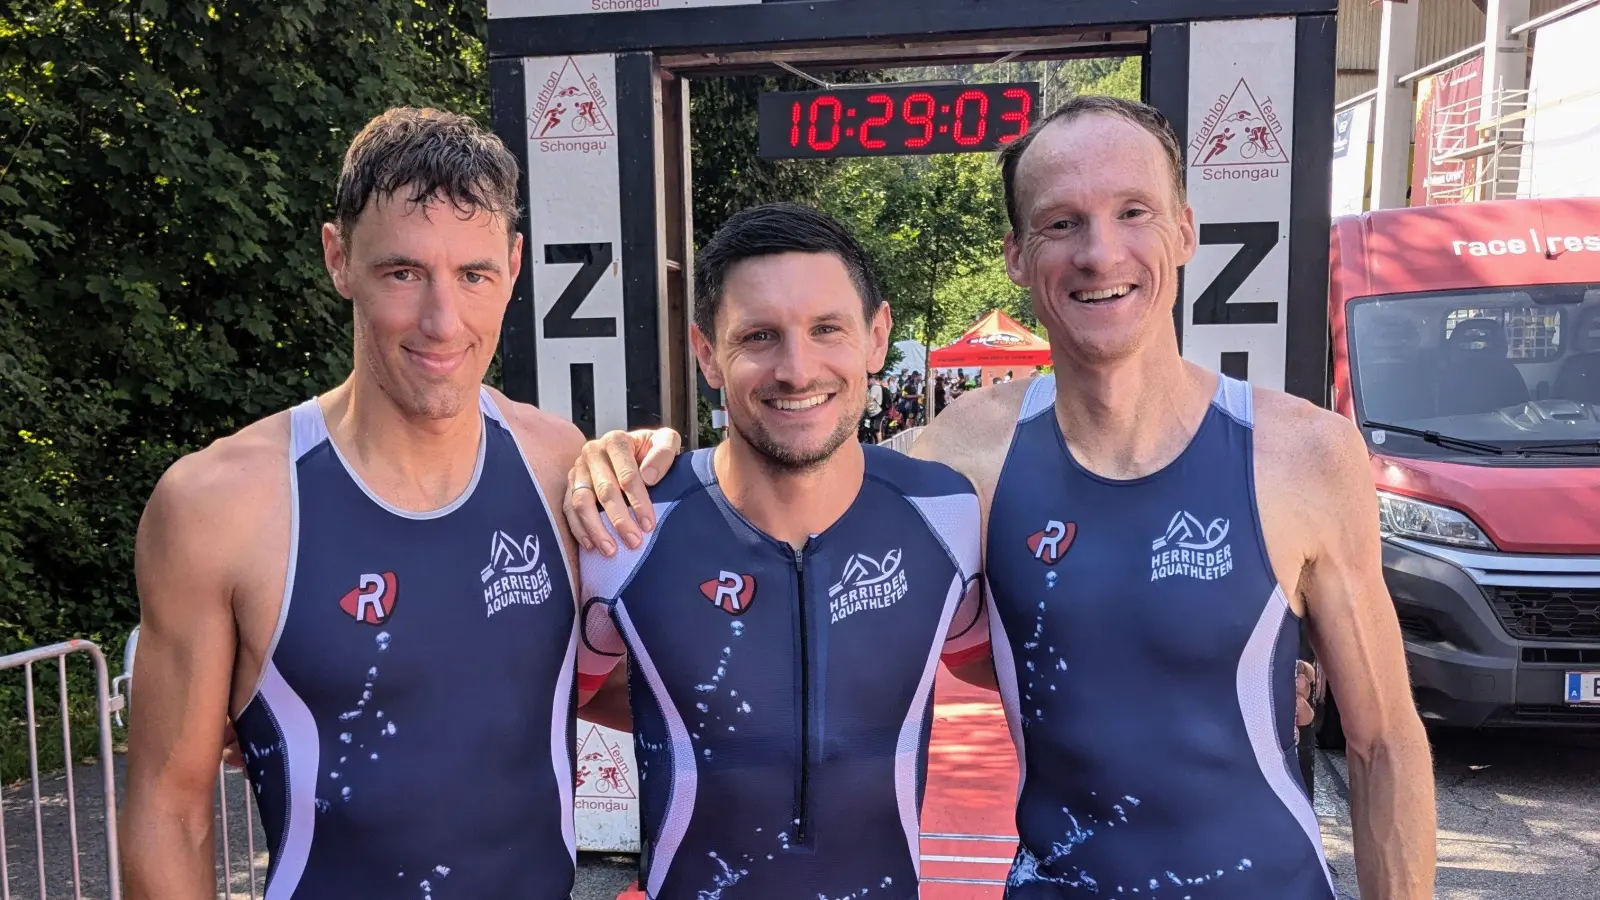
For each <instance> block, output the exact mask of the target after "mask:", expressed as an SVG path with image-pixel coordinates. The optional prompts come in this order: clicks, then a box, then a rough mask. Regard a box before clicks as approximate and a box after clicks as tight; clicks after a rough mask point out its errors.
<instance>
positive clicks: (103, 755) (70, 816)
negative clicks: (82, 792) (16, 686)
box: [0, 641, 122, 900]
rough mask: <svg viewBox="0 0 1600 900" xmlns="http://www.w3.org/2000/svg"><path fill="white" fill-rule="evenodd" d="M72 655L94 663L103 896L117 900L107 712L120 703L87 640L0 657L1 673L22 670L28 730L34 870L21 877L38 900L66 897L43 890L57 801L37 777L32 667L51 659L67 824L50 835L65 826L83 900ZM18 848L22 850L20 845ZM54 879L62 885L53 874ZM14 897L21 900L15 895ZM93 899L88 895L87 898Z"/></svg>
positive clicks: (0, 811)
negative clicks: (29, 880)
mask: <svg viewBox="0 0 1600 900" xmlns="http://www.w3.org/2000/svg"><path fill="white" fill-rule="evenodd" d="M74 653H86V654H88V655H89V657H90V659H92V660H93V661H94V672H95V685H96V703H95V711H96V715H97V716H98V718H99V725H100V748H99V755H98V759H99V765H100V776H101V777H100V792H101V793H100V797H99V803H100V804H101V805H100V809H101V811H102V818H103V820H104V822H103V825H102V830H103V833H104V837H105V848H106V859H105V863H106V893H105V894H104V895H102V896H106V897H109V898H110V900H121V897H122V891H121V884H120V882H119V880H118V877H117V876H118V873H119V869H118V865H117V817H116V815H115V810H116V808H117V793H116V778H115V774H114V772H113V769H112V764H113V761H112V756H111V713H112V711H113V710H114V708H120V703H119V702H118V701H120V699H121V698H115V697H113V696H112V695H111V693H110V687H111V685H110V683H109V678H108V677H107V671H106V658H105V655H104V654H102V653H101V652H100V648H99V647H97V646H95V645H94V644H93V643H90V642H89V641H67V642H65V643H61V644H51V645H49V646H47V647H35V648H33V649H31V650H24V651H22V652H20V653H13V654H11V655H9V656H5V657H0V673H4V672H6V671H9V670H12V669H17V668H21V669H22V676H23V695H24V697H25V698H26V699H25V702H26V708H27V717H28V722H27V727H28V771H29V774H30V776H31V777H30V779H29V781H30V783H31V785H32V800H33V804H32V806H33V847H32V848H31V849H32V851H33V859H32V862H33V865H32V866H31V868H32V869H33V871H32V872H31V873H28V872H26V871H25V872H24V874H23V877H24V878H26V877H27V876H28V875H32V876H33V877H34V878H35V879H36V882H35V886H36V887H37V889H38V895H39V898H40V900H50V898H51V897H66V896H69V895H68V894H66V893H64V892H60V891H53V892H52V891H48V888H49V884H50V882H49V876H48V874H47V866H46V856H45V819H46V814H45V810H46V808H47V805H48V806H49V807H50V808H52V809H55V808H58V807H59V802H57V800H56V799H55V798H50V800H49V802H48V803H47V802H46V801H45V800H44V799H42V798H41V796H40V793H39V789H40V778H39V719H38V709H37V706H36V704H35V701H34V680H33V667H34V664H35V663H42V662H48V661H49V660H52V659H53V660H55V662H56V676H57V678H58V679H59V681H60V703H61V709H60V712H61V749H62V752H63V759H64V767H65V772H64V778H65V788H66V822H65V823H59V822H57V821H52V822H51V824H52V825H53V826H57V827H54V828H52V831H53V832H55V833H59V832H60V831H61V827H60V826H61V825H63V824H64V827H65V831H66V838H67V845H68V847H69V848H70V852H71V857H70V865H71V872H72V875H71V878H70V885H71V890H72V893H71V894H70V896H71V897H73V898H74V900H82V898H83V896H84V882H83V867H82V865H81V864H80V861H79V844H78V791H77V784H76V782H75V780H74V778H73V774H74V773H73V765H72V763H73V760H74V756H73V749H72V708H71V704H70V702H69V700H68V697H67V657H68V656H70V655H72V654H74ZM6 814H7V813H6V804H5V792H4V790H3V789H0V898H3V900H10V898H11V882H12V872H11V866H10V860H9V859H8V858H7V844H8V842H7V838H6V831H5V822H6ZM49 818H50V819H52V820H55V819H57V818H58V814H57V813H54V812H52V813H51V815H50V816H49ZM18 848H19V849H22V845H21V844H20V843H19V845H18ZM57 880H58V881H59V880H61V878H60V876H59V875H58V878H57ZM19 896H21V895H20V894H19ZM91 896H93V895H91Z"/></svg>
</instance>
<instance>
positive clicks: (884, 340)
mask: <svg viewBox="0 0 1600 900" xmlns="http://www.w3.org/2000/svg"><path fill="white" fill-rule="evenodd" d="M893 333H894V311H893V310H891V309H889V302H888V301H887V300H886V301H884V302H882V303H880V304H878V311H877V312H875V313H873V314H872V321H871V322H868V323H867V371H868V372H879V371H882V370H883V361H884V360H885V359H887V358H888V356H889V335H890V334H893Z"/></svg>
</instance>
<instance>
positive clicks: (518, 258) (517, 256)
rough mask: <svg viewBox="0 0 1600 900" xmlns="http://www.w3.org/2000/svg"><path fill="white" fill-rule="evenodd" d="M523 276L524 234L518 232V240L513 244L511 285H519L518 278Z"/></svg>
mask: <svg viewBox="0 0 1600 900" xmlns="http://www.w3.org/2000/svg"><path fill="white" fill-rule="evenodd" d="M521 274H522V232H520V231H519V232H517V238H516V240H514V241H512V242H511V283H512V284H516V283H517V276H518V275H521Z"/></svg>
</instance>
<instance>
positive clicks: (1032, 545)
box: [1028, 520, 1078, 566]
mask: <svg viewBox="0 0 1600 900" xmlns="http://www.w3.org/2000/svg"><path fill="white" fill-rule="evenodd" d="M1077 536H1078V523H1077V522H1066V523H1062V522H1058V521H1055V520H1051V521H1050V522H1047V523H1045V526H1044V528H1043V529H1042V530H1040V531H1035V532H1034V533H1033V534H1031V535H1029V536H1028V552H1029V553H1032V554H1033V558H1034V559H1037V560H1039V561H1040V562H1042V563H1044V564H1045V565H1047V566H1053V565H1055V564H1056V563H1058V562H1060V561H1061V557H1063V556H1066V555H1067V548H1069V547H1071V546H1072V539H1073V538H1075V537H1077Z"/></svg>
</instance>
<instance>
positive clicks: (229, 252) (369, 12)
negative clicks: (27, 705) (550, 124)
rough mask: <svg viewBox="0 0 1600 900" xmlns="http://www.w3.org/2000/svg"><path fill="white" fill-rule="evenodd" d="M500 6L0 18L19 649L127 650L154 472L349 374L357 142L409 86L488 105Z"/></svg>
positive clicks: (1, 377)
mask: <svg viewBox="0 0 1600 900" xmlns="http://www.w3.org/2000/svg"><path fill="white" fill-rule="evenodd" d="M484 17H485V8H484V5H483V3H482V0H462V2H455V0H363V2H360V3H333V2H327V0H270V2H269V0H127V2H108V0H16V2H12V3H11V4H9V5H8V6H6V7H5V10H4V11H3V12H0V170H3V174H0V398H3V399H0V509H3V510H4V515H3V516H0V652H9V651H13V650H16V649H19V648H20V647H23V646H29V645H33V644H37V643H42V642H47V641H52V640H60V639H63V638H65V637H67V636H80V637H86V638H90V639H93V640H97V641H99V642H101V643H102V645H103V646H108V648H111V649H115V648H116V647H118V646H120V641H121V639H122V636H123V635H124V634H125V633H126V631H127V630H128V629H129V628H131V627H132V626H133V625H134V624H135V622H136V620H137V615H138V612H137V609H138V607H137V601H136V598H135V593H134V585H133V572H132V559H133V539H134V534H135V530H136V528H137V526H138V521H139V516H140V513H141V511H142V509H143V506H144V502H145V499H146V498H147V497H148V496H149V493H150V490H151V488H152V486H153V485H154V483H155V481H156V479H157V478H158V477H159V476H160V474H161V472H162V471H163V470H165V468H166V467H167V466H168V465H169V464H170V463H171V462H172V461H173V459H175V458H176V457H177V456H179V455H180V454H182V453H184V452H187V451H190V450H194V449H197V448H199V447H202V446H204V445H205V444H207V443H208V442H210V441H212V440H214V439H215V438H217V437H219V436H221V435H224V434H227V433H230V432H232V431H235V430H237V429H238V428H239V427H241V426H242V425H244V424H245V423H247V422H249V421H251V420H253V419H256V418H259V417H261V416H263V415H265V414H267V413H270V412H272V411H275V410H278V409H281V408H283V407H285V406H288V405H291V404H292V403H294V402H297V401H299V400H301V399H303V398H305V397H307V396H310V395H311V394H313V393H315V392H317V391H319V390H323V389H326V388H328V387H331V386H332V385H333V384H335V383H337V381H339V380H340V379H341V378H342V377H343V376H344V375H345V373H346V372H347V371H348V368H349V365H350V359H349V346H350V339H349V313H348V311H347V309H346V308H345V306H344V304H343V301H341V300H340V299H339V298H338V296H337V295H336V294H334V293H333V291H332V290H331V288H330V287H329V286H328V284H327V276H326V273H325V272H324V271H323V268H322V260H321V246H320V240H319V238H318V234H317V229H318V226H319V224H320V223H321V222H323V221H324V220H325V219H326V218H327V216H328V214H329V206H330V203H331V199H332V188H333V184H334V181H335V179H336V177H337V173H338V168H339V164H340V161H341V158H342V155H343V152H344V150H345V147H346V146H347V145H348V143H349V141H350V138H351V137H352V135H354V134H355V132H356V131H357V130H358V129H360V128H361V126H362V125H363V124H364V123H365V122H366V121H367V120H368V119H370V118H371V117H372V116H374V115H376V114H377V113H380V112H382V111H383V110H384V109H385V108H387V107H389V106H392V105H396V104H415V105H433V106H439V107H444V108H448V109H451V110H454V111H458V112H465V113H468V114H473V115H477V116H480V117H481V116H482V115H483V114H484V112H485V110H486V97H487V90H486V82H485V79H484V76H483V66H482V60H481V53H482V49H481V48H482V43H481V40H482V37H481V35H482V31H483V26H484ZM17 693H20V686H18V687H16V688H14V689H13V691H12V694H11V695H10V696H6V695H0V725H3V726H5V730H6V731H8V732H9V731H10V730H11V727H12V725H13V724H14V723H15V722H16V716H17V711H18V704H17V702H16V700H17V698H16V696H15V695H16V694H17ZM91 709H92V707H91ZM83 734H84V735H87V734H88V732H84V733H83ZM79 739H80V741H85V740H89V738H88V737H86V736H83V737H80V738H79ZM0 743H5V742H0ZM80 746H83V744H80ZM89 746H92V744H90V745H89ZM10 774H14V770H11V769H9V768H8V769H7V771H5V772H4V773H0V778H3V777H4V776H5V775H10Z"/></svg>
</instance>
